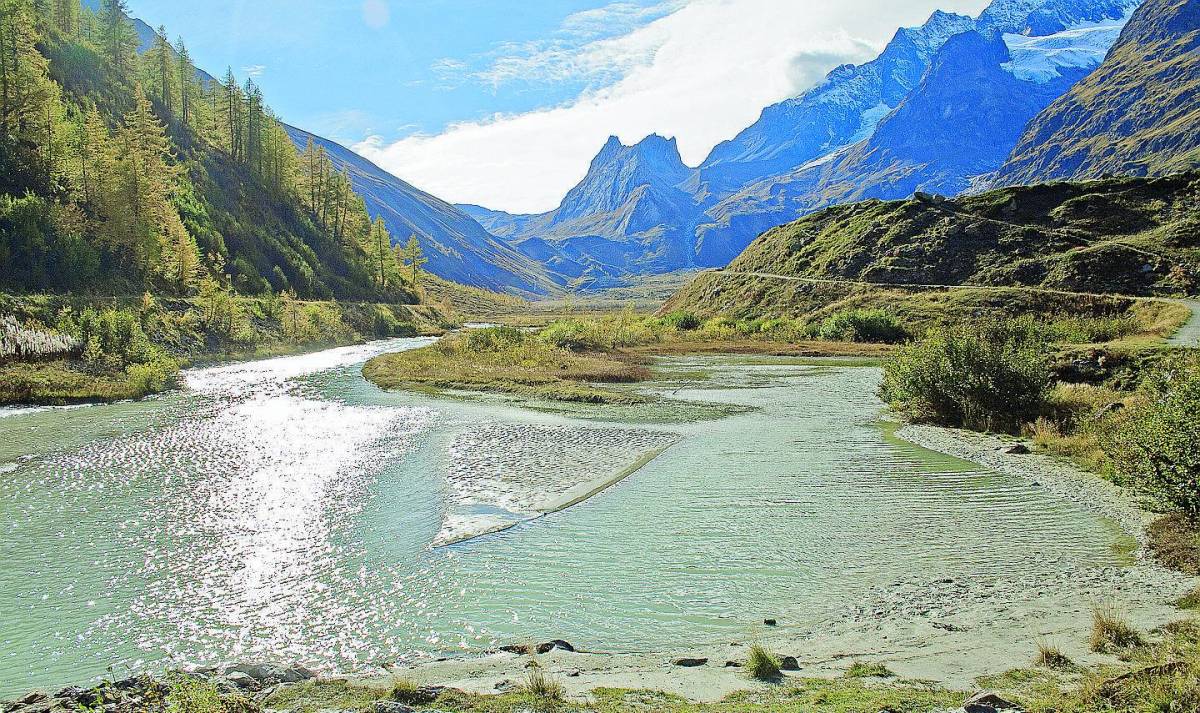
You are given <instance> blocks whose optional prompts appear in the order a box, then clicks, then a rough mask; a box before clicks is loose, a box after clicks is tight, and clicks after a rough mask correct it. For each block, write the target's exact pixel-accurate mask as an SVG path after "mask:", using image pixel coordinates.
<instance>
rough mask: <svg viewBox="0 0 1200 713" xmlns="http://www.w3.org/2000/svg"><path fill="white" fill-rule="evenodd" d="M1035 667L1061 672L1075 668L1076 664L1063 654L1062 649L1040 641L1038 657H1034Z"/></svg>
mask: <svg viewBox="0 0 1200 713" xmlns="http://www.w3.org/2000/svg"><path fill="white" fill-rule="evenodd" d="M1033 665H1034V666H1042V667H1044V668H1052V669H1056V670H1060V671H1061V670H1065V669H1070V668H1073V667H1074V665H1075V664H1074V662H1072V661H1071V659H1070V657H1068V656H1067V655H1066V654H1064V653H1063V652H1062V649H1060V648H1058V647H1057V646H1055V645H1054V644H1051V643H1049V642H1046V641H1039V642H1038V645H1037V655H1035V656H1034V657H1033Z"/></svg>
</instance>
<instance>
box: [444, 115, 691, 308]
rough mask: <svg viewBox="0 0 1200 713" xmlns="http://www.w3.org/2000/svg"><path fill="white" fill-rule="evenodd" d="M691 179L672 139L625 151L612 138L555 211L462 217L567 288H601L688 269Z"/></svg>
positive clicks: (477, 212) (474, 209) (474, 210)
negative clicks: (553, 275)
mask: <svg viewBox="0 0 1200 713" xmlns="http://www.w3.org/2000/svg"><path fill="white" fill-rule="evenodd" d="M694 173H695V172H694V170H693V169H690V168H688V167H687V166H685V165H684V163H683V159H682V158H680V155H679V147H678V146H677V144H676V142H675V139H668V138H664V137H662V136H658V135H651V136H648V137H646V138H645V139H643V140H642V141H640V142H638V143H637V144H634V145H633V146H625V145H623V144H622V143H621V141H620V140H619V139H618V138H617V137H615V136H613V137H610V138H609V139H608V141H607V142H606V143H605V144H604V146H603V148H601V149H600V152H599V153H598V154H597V155H596V157H595V158H594V159H593V160H592V163H591V166H590V167H589V168H588V172H587V175H586V176H585V177H584V178H583V180H582V181H580V182H579V184H577V185H576V186H575V187H574V188H572V189H571V190H570V191H569V192H568V193H567V195H566V196H565V197H564V198H563V200H562V203H561V204H560V205H559V207H558V208H556V209H555V210H553V211H551V212H549V213H545V214H542V215H534V216H529V215H522V216H518V215H511V214H508V213H503V212H499V211H489V210H487V209H485V208H480V207H478V206H469V207H466V210H467V212H469V213H471V214H472V215H474V216H476V217H477V218H478V219H480V220H481V221H482V223H483V224H485V225H487V226H488V227H489V229H490V230H492V231H495V234H496V235H497V236H500V237H502V238H504V239H506V240H508V241H509V242H510V244H512V245H513V246H514V247H515V248H516V249H517V250H519V251H520V252H521V253H523V254H524V255H526V256H528V257H529V258H531V259H533V260H536V261H538V262H540V263H543V264H545V265H546V267H547V268H548V269H549V270H551V271H553V272H555V273H556V274H557V275H559V276H560V277H561V279H563V280H565V281H568V282H569V283H570V284H571V285H572V286H574V287H577V288H595V287H607V286H611V285H614V284H620V283H621V281H622V277H623V276H627V275H629V274H650V273H661V272H669V271H671V270H676V269H679V268H680V267H686V266H690V265H691V264H692V262H693V261H692V257H691V252H692V251H691V232H692V223H693V220H694V217H693V216H694V215H695V214H696V208H695V206H696V202H697V199H696V197H695V196H694V194H693V193H692V192H691V190H690V189H689V186H688V183H689V182H690V181H691V180H692V178H693V175H694Z"/></svg>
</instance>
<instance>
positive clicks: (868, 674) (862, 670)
mask: <svg viewBox="0 0 1200 713" xmlns="http://www.w3.org/2000/svg"><path fill="white" fill-rule="evenodd" d="M895 675H896V674H895V673H893V672H892V670H891V669H889V668H888V667H887V666H884V665H883V664H881V663H878V662H874V661H855V662H854V663H852V664H850V668H848V669H846V673H845V676H846V678H892V677H894V676H895Z"/></svg>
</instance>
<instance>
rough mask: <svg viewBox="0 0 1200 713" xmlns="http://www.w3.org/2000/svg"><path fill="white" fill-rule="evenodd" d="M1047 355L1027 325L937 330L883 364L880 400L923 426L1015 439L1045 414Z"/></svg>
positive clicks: (986, 324) (1022, 322)
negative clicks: (931, 424)
mask: <svg viewBox="0 0 1200 713" xmlns="http://www.w3.org/2000/svg"><path fill="white" fill-rule="evenodd" d="M1048 354H1049V348H1048V345H1047V344H1046V343H1045V342H1044V341H1042V340H1041V339H1040V338H1038V336H1037V335H1036V333H1034V331H1033V330H1031V329H1030V325H1029V323H1028V322H1027V321H1025V320H1016V321H1011V322H1003V321H990V322H982V323H978V324H965V325H960V326H955V327H945V328H938V329H933V330H930V331H929V332H928V333H927V334H926V335H925V337H924V338H922V339H921V340H919V341H917V342H915V343H913V344H910V345H908V346H905V347H902V348H901V349H900V351H899V352H898V353H897V354H896V355H895V356H893V357H892V358H890V359H888V360H887V361H886V362H885V364H884V377H883V386H882V390H881V393H882V396H883V398H884V399H885V400H886V401H888V402H889V403H891V404H893V405H894V406H895V407H897V408H898V409H900V410H902V411H904V412H905V413H907V414H909V415H910V416H912V417H913V418H915V419H918V420H926V421H933V422H936V423H941V424H945V425H950V426H962V427H966V428H973V429H977V430H1001V431H1009V432H1012V431H1015V430H1017V429H1018V428H1019V427H1020V426H1021V425H1022V424H1024V423H1027V422H1029V421H1031V420H1033V419H1034V418H1036V417H1037V416H1038V415H1039V414H1040V413H1041V412H1042V410H1043V408H1044V407H1045V404H1046V399H1047V395H1048V393H1049V391H1050V384H1051V376H1050V370H1049V365H1048V364H1049V362H1048Z"/></svg>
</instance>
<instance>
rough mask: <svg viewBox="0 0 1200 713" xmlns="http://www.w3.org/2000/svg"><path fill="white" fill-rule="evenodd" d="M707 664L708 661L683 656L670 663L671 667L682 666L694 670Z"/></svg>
mask: <svg viewBox="0 0 1200 713" xmlns="http://www.w3.org/2000/svg"><path fill="white" fill-rule="evenodd" d="M706 663H708V659H706V658H700V657H691V656H683V657H681V658H677V659H674V660H672V661H671V665H673V666H683V667H684V668H695V667H697V666H703V665H704V664H706Z"/></svg>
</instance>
